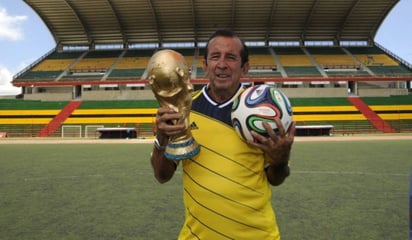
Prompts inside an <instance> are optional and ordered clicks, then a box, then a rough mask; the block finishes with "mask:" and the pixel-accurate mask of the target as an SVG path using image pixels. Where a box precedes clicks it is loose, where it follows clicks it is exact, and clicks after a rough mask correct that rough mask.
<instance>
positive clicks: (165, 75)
mask: <svg viewBox="0 0 412 240" xmlns="http://www.w3.org/2000/svg"><path fill="white" fill-rule="evenodd" d="M146 74H147V79H148V80H149V83H150V85H151V87H152V91H153V93H154V95H155V97H156V99H157V101H158V102H159V105H160V106H161V107H169V108H171V109H173V110H174V111H176V112H179V113H182V114H183V118H182V119H179V120H175V121H173V123H172V124H182V123H184V125H185V131H184V132H183V133H182V134H178V135H175V136H171V137H170V138H169V142H168V144H167V146H166V149H165V152H164V155H165V157H166V158H168V159H171V160H175V161H179V160H184V159H188V158H191V157H194V156H196V155H197V154H198V153H199V151H200V145H199V144H198V143H197V142H196V141H195V139H194V138H193V136H192V133H191V131H190V122H189V114H190V110H191V107H192V93H193V85H192V84H191V83H190V79H189V68H188V66H187V63H186V61H185V59H184V57H183V56H182V55H181V54H180V53H178V52H176V51H174V50H170V49H164V50H159V51H157V52H156V53H155V54H153V56H152V57H151V58H150V61H149V63H148V65H147V68H146Z"/></svg>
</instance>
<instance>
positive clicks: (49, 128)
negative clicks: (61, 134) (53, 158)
mask: <svg viewBox="0 0 412 240" xmlns="http://www.w3.org/2000/svg"><path fill="white" fill-rule="evenodd" d="M80 104H82V101H78V100H74V101H70V102H69V103H68V104H67V105H66V106H65V107H64V108H63V109H62V110H61V111H60V112H59V113H58V114H57V115H56V116H55V117H54V118H53V119H52V120H51V121H50V122H49V123H48V124H47V125H46V126H44V127H43V128H42V129H41V130H40V131H39V133H37V136H38V137H48V136H50V135H52V134H53V133H54V132H55V131H56V130H57V129H59V127H60V126H61V125H62V123H63V122H64V121H65V120H66V119H67V118H68V117H69V116H70V115H71V114H72V113H73V111H74V110H76V108H78V107H79V106H80Z"/></svg>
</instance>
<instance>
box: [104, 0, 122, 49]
mask: <svg viewBox="0 0 412 240" xmlns="http://www.w3.org/2000/svg"><path fill="white" fill-rule="evenodd" d="M106 1H107V4H109V6H110V8H111V9H112V12H113V15H114V17H115V19H116V23H117V25H118V26H119V31H120V34H121V35H122V39H123V44H124V45H125V43H127V38H126V35H125V33H124V26H123V24H122V22H121V21H120V17H119V13H118V12H117V10H116V9H115V8H114V6H113V3H112V1H113V0H106Z"/></svg>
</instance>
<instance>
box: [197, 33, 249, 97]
mask: <svg viewBox="0 0 412 240" xmlns="http://www.w3.org/2000/svg"><path fill="white" fill-rule="evenodd" d="M242 48H243V45H242V42H241V40H240V39H239V38H236V37H226V36H217V37H215V38H213V39H211V40H210V41H209V43H208V51H207V56H206V59H204V61H203V70H204V72H205V74H206V76H207V77H208V78H209V81H210V84H209V87H210V88H209V91H210V92H209V93H210V95H211V96H212V97H214V98H215V100H216V101H219V100H222V101H223V100H227V99H228V98H230V97H231V96H232V95H233V94H234V93H235V92H236V90H237V88H238V87H239V84H240V78H241V77H244V76H245V75H246V74H247V72H248V70H249V63H247V62H246V63H244V64H243V65H242V58H241V50H242ZM216 98H220V99H216ZM224 98H227V99H224Z"/></svg>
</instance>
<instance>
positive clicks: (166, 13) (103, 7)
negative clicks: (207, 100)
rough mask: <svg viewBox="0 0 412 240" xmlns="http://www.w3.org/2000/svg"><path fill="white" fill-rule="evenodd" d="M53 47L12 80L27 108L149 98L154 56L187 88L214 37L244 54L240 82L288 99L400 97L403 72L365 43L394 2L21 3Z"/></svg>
mask: <svg viewBox="0 0 412 240" xmlns="http://www.w3.org/2000/svg"><path fill="white" fill-rule="evenodd" d="M24 2H26V3H27V4H28V5H29V6H30V7H31V8H32V9H33V10H34V11H36V13H37V14H38V15H39V16H40V18H41V19H43V21H44V23H45V25H46V26H47V27H48V28H49V30H50V32H51V33H52V35H53V37H54V39H55V41H56V47H55V48H53V49H52V50H50V51H49V52H48V53H45V55H44V56H43V57H41V58H40V59H38V60H37V61H35V62H33V63H32V64H31V65H30V66H29V67H27V68H26V69H23V70H22V71H21V72H20V73H18V74H17V75H16V76H14V78H13V81H12V83H13V85H14V86H17V87H22V94H21V97H22V98H24V99H27V100H42V101H60V100H71V99H82V100H108V99H112V100H113V99H114V100H116V99H118V100H125V99H153V94H152V92H151V90H150V87H149V86H148V84H147V81H146V80H144V79H145V68H146V64H147V62H148V59H149V58H150V56H151V55H153V53H154V52H155V51H157V50H158V49H164V48H171V49H174V50H177V51H179V52H181V53H182V54H183V55H184V56H185V58H186V60H187V62H188V64H189V65H190V67H191V78H192V82H193V84H194V85H195V86H196V87H200V86H201V85H203V84H206V83H207V79H206V78H205V76H204V73H203V70H202V59H203V52H204V46H205V43H206V41H207V38H208V36H209V35H210V34H211V33H212V32H213V31H214V30H216V29H217V28H223V27H225V28H231V29H233V30H235V31H236V32H238V33H239V34H240V35H241V36H242V37H243V38H244V39H245V41H246V42H247V44H248V46H249V48H250V64H251V70H250V72H249V74H248V76H247V77H246V78H245V79H243V81H244V82H245V83H248V84H256V83H263V82H265V83H268V84H273V85H275V86H277V87H279V88H282V89H283V90H284V91H285V92H286V94H287V95H288V96H290V97H346V96H349V95H356V96H361V97H364V96H392V95H407V94H408V93H409V90H410V88H411V86H410V83H411V81H412V66H411V64H409V63H407V62H406V61H404V60H402V59H401V58H399V57H397V56H396V55H394V54H393V53H391V52H390V51H388V50H387V49H385V48H384V46H380V45H379V44H377V43H375V42H374V40H373V39H374V36H375V34H376V32H377V30H378V29H379V26H380V25H381V23H382V21H383V20H384V19H385V17H386V15H387V14H389V13H390V10H391V9H392V8H393V7H394V6H395V5H396V3H397V2H398V0H381V1H372V0H368V1H344V0H340V1H318V0H299V1H287V0H277V1H268V0H263V1H257V2H255V1H240V0H234V1H220V0H208V1H205V0H201V1H183V0H177V1H173V4H172V5H171V4H170V2H169V1H153V0H152V1H131V0H96V1H87V0H56V1H46V0H24Z"/></svg>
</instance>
